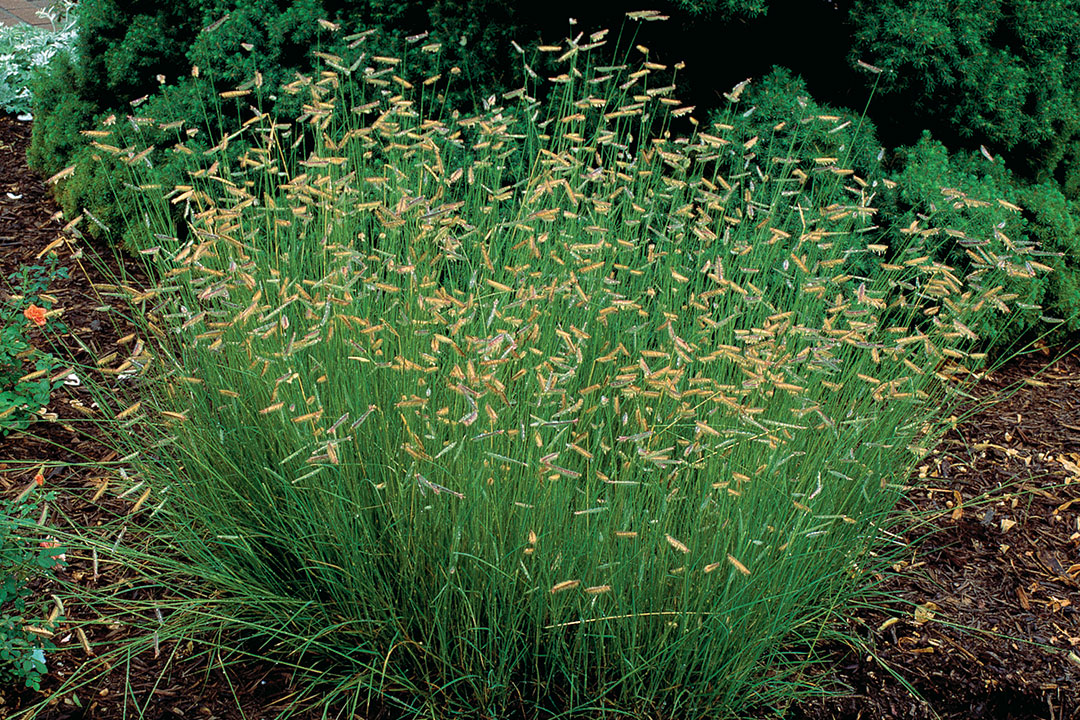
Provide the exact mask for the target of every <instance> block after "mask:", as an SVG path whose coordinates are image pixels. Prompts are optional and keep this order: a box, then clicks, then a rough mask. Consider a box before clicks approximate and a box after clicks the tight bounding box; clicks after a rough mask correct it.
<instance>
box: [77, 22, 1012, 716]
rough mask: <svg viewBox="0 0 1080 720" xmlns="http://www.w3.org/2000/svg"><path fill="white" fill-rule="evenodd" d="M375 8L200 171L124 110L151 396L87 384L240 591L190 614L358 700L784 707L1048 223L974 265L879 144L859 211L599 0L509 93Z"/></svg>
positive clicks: (863, 576)
mask: <svg viewBox="0 0 1080 720" xmlns="http://www.w3.org/2000/svg"><path fill="white" fill-rule="evenodd" d="M353 37H356V38H357V41H356V43H355V47H353V48H350V53H348V54H344V55H343V56H341V57H338V58H331V59H330V60H329V61H328V65H327V66H326V68H324V69H321V71H320V72H319V73H318V74H316V75H313V76H301V77H298V78H296V79H295V80H294V81H292V82H290V83H288V84H286V85H284V86H283V87H282V88H281V92H284V93H289V94H292V95H294V96H295V97H297V98H299V99H300V101H301V104H302V105H303V107H304V112H303V114H302V115H301V116H300V117H299V118H295V119H287V120H282V119H281V118H274V117H272V116H268V115H264V114H262V113H261V111H260V110H259V109H258V105H257V104H256V103H257V101H258V96H259V93H260V91H261V89H260V88H259V86H258V85H257V83H255V82H254V81H252V83H251V84H249V85H246V86H245V87H241V88H237V89H236V91H235V92H238V93H243V92H247V93H248V94H247V95H245V96H244V97H245V98H246V99H247V100H249V101H251V104H252V106H253V110H252V111H250V115H249V116H248V117H247V118H246V119H244V120H243V131H242V133H241V135H238V136H237V137H236V138H234V140H233V142H237V143H239V142H240V140H244V143H243V144H240V147H241V148H242V152H241V154H240V156H239V157H236V158H234V157H231V156H230V155H229V154H228V149H227V148H225V147H216V148H211V149H209V151H208V152H207V153H206V155H205V156H204V157H202V158H199V160H198V164H193V165H192V166H191V168H190V171H189V172H188V177H187V178H185V182H184V183H183V184H181V185H179V186H178V187H176V188H172V189H168V188H161V187H158V186H156V185H155V183H153V182H148V180H151V179H152V175H148V174H147V173H146V168H147V163H149V164H150V165H153V164H154V163H155V162H156V160H157V158H158V157H159V156H160V155H161V154H163V153H168V152H179V153H184V151H183V150H182V149H180V150H177V149H176V148H175V147H174V148H171V149H170V148H167V147H149V146H144V145H142V144H141V142H140V140H141V138H142V136H141V135H140V134H133V133H132V132H131V131H130V130H129V128H128V127H126V126H122V125H120V126H108V127H104V128H101V129H100V134H99V135H98V137H99V138H101V142H102V143H109V144H110V145H112V146H113V147H114V148H118V150H117V151H116V152H115V153H111V154H110V157H113V158H115V159H116V160H117V161H118V162H119V163H120V165H121V166H123V167H125V168H127V169H129V171H130V173H131V175H130V176H129V177H127V178H126V179H124V178H120V177H118V178H115V181H116V182H118V183H119V182H128V185H130V186H131V187H136V188H142V190H141V191H140V192H139V193H138V195H137V197H138V198H140V200H139V202H140V204H139V206H138V207H137V208H136V209H133V210H131V212H133V213H135V214H136V215H137V216H138V217H140V218H145V219H146V222H147V223H148V224H149V232H148V233H145V234H144V236H143V238H142V241H141V242H142V243H143V244H142V245H140V246H138V247H137V248H136V249H137V250H138V251H139V252H140V253H141V254H142V257H144V258H146V259H147V262H148V266H147V267H148V270H149V271H150V273H151V276H152V277H154V278H157V279H158V282H157V283H156V284H155V286H154V287H153V288H151V290H150V291H149V292H145V293H144V292H140V293H139V294H138V296H137V297H138V303H139V306H140V312H139V314H137V315H136V318H135V319H136V321H137V322H139V323H141V327H142V334H143V335H144V336H145V337H146V338H147V341H148V344H147V345H146V346H145V347H144V353H145V355H144V356H143V357H141V358H140V359H139V363H140V365H141V366H142V367H143V368H144V371H143V372H141V373H140V380H141V383H140V393H141V394H140V401H139V403H138V404H129V403H127V402H125V403H124V404H123V405H118V404H117V401H116V399H115V397H114V396H113V393H112V391H111V390H110V389H107V388H103V387H96V388H92V390H93V392H94V393H95V396H96V398H97V403H98V405H99V406H100V407H101V408H103V409H104V412H105V413H106V416H107V418H108V419H107V420H106V421H104V422H106V423H107V425H108V426H109V427H112V428H114V430H115V432H114V433H113V434H112V437H113V438H114V439H115V442H116V443H117V449H118V454H119V455H122V456H124V457H125V458H127V459H130V461H131V462H132V464H133V468H132V472H133V473H134V474H136V475H137V476H138V477H139V478H140V480H141V481H142V482H145V483H146V484H147V487H148V488H150V490H151V493H154V492H156V493H157V494H158V496H159V497H161V501H160V505H158V506H155V507H158V508H160V509H159V510H158V511H157V512H158V514H157V517H158V518H159V519H161V521H162V527H161V528H160V530H159V532H160V535H159V537H160V538H161V539H162V540H163V541H164V542H167V543H168V544H169V546H170V547H172V548H175V549H176V551H177V552H178V553H180V554H181V556H182V557H183V558H184V562H186V563H187V565H188V567H189V568H190V570H191V572H192V574H193V575H195V576H198V577H199V578H201V579H202V580H204V581H206V582H207V583H209V584H211V585H212V586H213V588H214V589H215V590H216V592H210V593H208V596H209V599H207V598H200V600H199V602H194V601H193V602H192V603H191V604H190V606H189V607H188V609H187V610H186V611H182V609H180V608H178V610H177V612H176V613H175V614H174V617H173V618H171V619H170V621H171V622H172V623H174V625H173V627H176V624H178V623H182V622H183V620H182V618H183V617H184V614H185V613H187V617H188V621H187V622H188V625H187V627H188V628H197V627H198V626H199V623H200V622H201V621H202V619H205V618H206V617H208V616H210V615H212V616H214V617H218V618H224V620H223V624H224V625H228V626H230V627H233V628H237V629H238V628H244V629H245V630H246V631H247V633H248V638H247V639H248V640H249V641H250V644H249V645H248V646H247V647H249V648H252V647H253V648H255V650H252V652H263V653H265V654H270V655H273V656H274V657H275V658H277V659H278V660H280V661H282V662H288V663H290V664H291V665H293V666H294V667H297V668H298V669H307V670H311V671H312V675H314V676H317V678H318V680H317V682H319V683H321V684H320V686H319V689H320V693H319V694H320V697H321V702H323V703H325V704H327V705H330V704H334V703H337V704H344V705H346V706H347V707H348V710H347V712H348V711H358V708H360V707H361V706H362V705H364V704H365V703H366V702H368V701H370V699H371V698H372V697H379V698H381V699H382V700H383V701H384V702H386V703H388V704H390V705H391V706H393V707H395V708H396V709H399V710H401V711H402V712H403V713H404V714H405V715H406V716H411V717H421V716H426V717H454V716H457V715H461V714H470V715H474V716H475V715H484V716H505V715H506V714H507V713H509V712H511V711H516V710H517V709H518V708H519V707H521V706H523V705H524V706H527V710H528V711H529V713H528V714H532V713H533V712H567V713H572V712H574V711H595V712H599V711H613V712H619V713H622V714H635V715H638V716H640V715H641V714H647V713H661V712H662V713H663V714H665V715H673V716H680V715H686V716H695V717H700V716H717V717H725V716H735V715H738V714H740V713H744V712H745V711H746V709H747V708H748V707H749V706H758V707H762V706H775V707H782V706H783V705H784V704H785V703H786V702H788V701H790V699H791V698H792V697H793V696H795V695H797V694H799V692H800V691H801V690H802V687H801V685H800V672H801V671H802V670H803V669H805V666H806V663H807V662H809V661H810V660H811V659H812V654H809V655H808V654H807V653H806V652H803V651H798V650H795V649H793V648H798V647H803V648H805V647H806V646H808V645H813V643H814V642H815V641H816V640H817V639H818V638H820V636H821V634H822V633H823V632H826V631H825V630H824V629H823V628H824V627H825V626H826V624H827V623H828V621H829V619H830V618H832V617H833V614H834V613H835V612H836V608H840V607H843V606H844V603H845V602H846V601H847V600H848V599H850V598H851V597H852V595H853V594H854V593H856V592H857V591H858V588H859V587H860V586H863V585H865V584H866V583H867V582H868V577H869V576H868V570H869V568H870V567H872V566H873V563H874V562H877V560H876V559H875V556H874V555H873V553H874V552H875V551H878V550H881V548H882V543H883V537H882V534H881V523H882V522H883V518H884V517H885V515H886V513H887V512H888V510H889V509H890V508H891V507H892V506H893V505H894V503H895V501H896V500H897V498H898V497H899V493H900V491H901V488H902V486H904V485H905V484H906V483H907V482H908V480H907V478H908V476H909V472H910V470H911V469H912V468H913V467H914V465H915V464H916V463H917V462H918V460H919V459H920V458H922V457H923V456H924V454H925V453H926V452H927V451H928V449H929V447H930V446H931V445H932V444H933V443H934V442H935V439H936V438H937V436H938V435H939V434H940V432H941V431H942V427H943V421H944V420H945V418H946V417H947V415H948V412H949V411H950V409H951V408H952V407H953V406H954V403H955V402H956V401H957V399H958V398H959V397H960V393H959V392H956V391H957V390H962V389H963V387H964V383H965V381H966V380H968V379H971V378H972V377H973V372H974V370H975V369H976V368H978V367H979V365H980V363H981V362H982V361H983V360H984V359H985V358H984V357H983V356H981V355H979V354H977V353H974V352H973V351H972V350H973V342H974V339H975V334H974V333H973V332H972V331H971V329H970V327H971V326H974V325H976V324H977V323H978V322H979V321H980V320H981V318H982V317H983V314H984V313H987V312H991V311H993V308H994V305H995V302H997V303H1000V302H1003V301H1001V300H1000V298H998V299H997V300H995V299H994V298H995V294H996V292H997V291H996V290H994V289H993V285H994V281H995V280H997V279H999V277H1001V276H1005V275H1007V274H1009V273H1011V272H1015V271H1017V269H1018V268H1023V267H1024V264H1025V263H1026V262H1028V259H1029V257H1030V251H1029V248H1028V247H1027V246H1025V245H1023V244H1013V245H1010V244H1009V243H1006V242H1005V241H1003V240H1001V239H1000V238H996V237H992V238H991V239H989V240H988V244H987V246H986V247H987V248H989V249H990V250H992V251H993V252H994V253H995V255H996V258H997V260H998V261H999V262H998V263H997V264H996V265H994V266H992V267H987V268H985V269H984V268H980V269H979V271H978V272H977V273H968V274H963V273H960V274H959V275H958V274H955V273H954V271H953V269H952V268H950V267H949V266H947V265H945V264H944V263H942V262H940V261H938V260H936V259H935V255H934V253H933V252H931V247H930V244H931V242H932V239H933V238H935V237H936V236H937V235H938V234H939V233H938V230H939V228H936V227H933V226H932V225H930V224H929V220H930V219H931V218H919V217H916V218H915V219H914V220H913V224H912V225H911V226H909V227H907V228H905V229H904V230H905V232H896V233H895V234H891V235H889V236H887V237H886V238H885V242H882V238H881V236H879V235H874V234H871V233H870V232H868V231H867V228H868V227H869V225H868V223H867V222H866V217H867V216H868V215H872V214H873V207H872V205H871V202H872V201H873V197H874V193H873V192H872V190H870V189H868V188H873V187H875V186H874V185H873V184H872V183H873V182H874V181H875V180H879V181H880V182H882V183H883V182H884V179H883V178H877V179H876V178H872V177H868V178H866V179H865V181H866V187H863V188H861V189H856V190H855V191H854V192H851V193H848V195H850V199H849V200H848V201H847V202H846V203H845V204H844V205H843V206H840V207H838V206H837V205H836V204H835V203H833V202H831V201H827V202H819V201H818V200H819V198H818V197H817V194H818V193H822V192H825V190H824V189H828V191H829V192H832V188H831V185H830V184H829V183H828V182H827V181H828V180H829V179H830V178H833V177H847V176H849V175H850V174H851V170H850V168H846V167H843V166H842V165H841V164H840V160H839V158H838V157H836V156H829V157H827V158H821V159H820V160H815V159H809V160H808V159H807V158H805V157H789V156H787V155H786V154H781V152H780V151H779V150H778V149H777V148H775V147H774V148H766V149H765V150H762V154H760V155H759V154H758V153H757V152H755V143H754V142H752V140H753V138H752V137H749V136H747V134H746V133H745V132H744V131H742V130H740V128H739V126H738V125H737V124H736V123H735V122H733V120H732V119H731V118H723V117H721V118H719V119H718V120H717V121H716V122H713V123H711V124H710V125H708V126H704V125H700V124H699V123H698V121H697V120H696V119H695V120H693V121H692V123H691V126H692V127H696V128H697V129H696V130H695V131H694V132H693V133H692V134H690V135H688V136H683V137H680V136H678V135H677V134H675V135H674V136H672V135H670V134H666V133H667V131H668V130H670V128H671V124H672V118H673V117H686V116H688V114H689V113H690V112H691V111H690V110H689V109H688V108H686V107H684V106H683V105H682V104H681V103H680V102H679V100H678V99H677V97H675V89H674V88H673V87H671V86H669V85H668V84H666V83H658V82H656V81H655V79H654V78H653V77H652V76H651V75H650V73H652V72H654V69H653V68H650V67H648V66H643V67H635V66H634V64H633V63H630V62H629V61H628V60H627V61H625V62H622V63H614V64H607V63H609V62H610V61H603V60H601V58H600V53H601V52H603V51H601V50H600V48H601V47H603V44H604V43H605V40H604V37H605V35H604V34H603V33H596V34H594V35H588V36H587V35H585V34H584V33H583V34H582V39H581V40H580V42H579V41H576V40H572V41H570V42H569V43H568V44H564V45H563V46H562V47H559V48H557V49H556V50H557V52H556V51H554V50H553V51H552V55H553V56H555V57H556V59H555V60H554V61H553V63H554V64H555V65H556V67H557V72H556V73H555V74H553V76H552V80H550V81H543V80H541V79H539V78H533V77H532V76H529V78H527V81H526V84H525V85H524V86H523V87H521V88H519V89H518V90H515V91H512V92H509V93H507V94H505V95H504V96H497V97H495V98H492V99H490V100H489V102H488V103H487V105H486V107H485V109H484V111H483V112H481V113H479V114H478V115H476V116H472V115H463V114H461V113H445V112H444V109H443V107H442V104H441V103H440V102H438V99H437V90H436V88H438V87H439V85H438V83H439V82H440V80H439V79H438V78H435V79H433V80H432V81H431V83H429V84H422V83H416V84H412V83H409V82H408V81H407V80H405V79H404V78H403V77H401V76H400V75H399V76H397V77H396V78H395V68H396V67H398V66H399V65H400V64H401V62H402V61H401V60H400V58H393V57H387V56H382V55H379V54H377V53H376V52H375V51H373V49H372V48H371V47H369V46H365V45H364V42H363V39H364V38H363V36H353ZM586 38H587V39H586ZM617 56H618V55H617ZM609 57H610V56H609ZM354 64H355V67H354ZM542 84H543V85H545V87H541V85H542ZM410 85H411V87H410ZM542 90H543V91H544V92H541V91H542ZM540 96H543V97H544V98H545V99H544V100H543V101H540V100H538V99H537V98H538V97H540ZM206 114H207V115H208V116H209V115H211V114H212V113H211V112H210V111H209V110H207V113H206ZM159 129H160V128H159ZM241 136H242V137H241ZM792 140H793V141H794V142H796V143H797V142H798V140H799V138H798V137H797V136H794V137H793V138H792ZM183 143H184V140H183V139H182V138H181V142H180V145H181V146H183ZM759 150H761V149H759ZM185 157H186V154H185ZM204 160H209V161H211V163H212V164H211V165H210V166H209V167H207V166H205V165H204V164H203V161H204ZM804 187H807V188H809V189H808V190H807V191H806V194H805V196H803V197H802V199H800V196H802V188H804ZM815 188H816V190H815ZM803 199H805V202H803ZM822 199H825V198H822ZM994 201H995V199H994V198H987V199H985V200H984V199H981V198H980V202H986V203H991V202H994ZM983 207H984V206H983V205H975V206H973V208H974V209H973V212H976V213H977V212H978V211H979V210H980V209H982V208H983ZM172 208H179V209H180V211H181V213H183V214H182V216H181V217H182V218H183V223H184V225H185V226H186V228H187V231H186V232H185V233H181V232H180V231H179V228H178V227H177V226H176V225H175V224H174V221H175V219H176V217H177V215H176V214H174V213H173V212H172V211H171V209H172ZM785 228H791V229H792V230H791V231H789V230H787V229H785ZM796 229H797V232H795V231H794V230H796ZM117 291H118V292H120V289H117ZM151 360H152V362H151ZM177 618H180V619H177ZM327 686H329V687H327Z"/></svg>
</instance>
